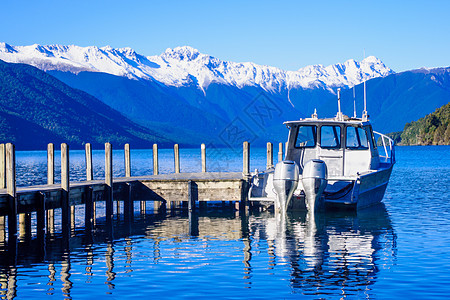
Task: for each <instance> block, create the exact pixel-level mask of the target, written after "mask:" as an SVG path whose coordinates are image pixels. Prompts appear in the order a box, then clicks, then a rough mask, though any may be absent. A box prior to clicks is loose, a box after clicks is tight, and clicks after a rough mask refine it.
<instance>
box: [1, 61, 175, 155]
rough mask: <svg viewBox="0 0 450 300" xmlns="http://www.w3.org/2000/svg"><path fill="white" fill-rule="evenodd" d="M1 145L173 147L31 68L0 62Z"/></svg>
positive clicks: (148, 131)
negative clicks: (88, 143)
mask: <svg viewBox="0 0 450 300" xmlns="http://www.w3.org/2000/svg"><path fill="white" fill-rule="evenodd" d="M0 142H2V143H5V142H12V143H15V144H16V148H17V149H20V150H23V149H45V147H46V144H47V143H50V142H52V143H60V142H67V143H69V144H70V145H71V146H72V147H73V148H81V147H82V146H83V145H84V144H85V143H87V142H90V143H92V144H93V145H94V146H96V147H101V146H103V144H104V143H105V142H111V143H113V145H115V146H117V147H119V146H122V145H123V144H124V143H130V144H132V146H134V147H142V148H144V147H146V148H147V147H151V145H152V144H153V143H155V142H157V143H160V145H165V144H170V143H171V142H170V141H169V140H168V139H167V138H165V137H163V136H161V135H159V134H156V133H154V132H152V131H151V130H149V129H147V128H145V127H142V126H140V125H137V124H135V123H133V122H132V121H130V120H129V119H127V118H126V117H124V116H123V115H122V114H121V113H119V112H117V111H115V110H114V109H112V108H110V107H109V106H107V105H105V104H104V103H103V102H101V101H99V100H98V99H96V98H94V97H93V96H91V95H89V94H87V93H86V92H83V91H80V90H77V89H74V88H71V87H69V86H68V85H66V84H64V83H63V82H61V81H59V80H58V79H56V78H54V77H53V76H51V75H49V74H46V73H45V72H43V71H41V70H39V69H37V68H35V67H32V66H29V65H24V64H10V63H5V62H3V61H1V60H0Z"/></svg>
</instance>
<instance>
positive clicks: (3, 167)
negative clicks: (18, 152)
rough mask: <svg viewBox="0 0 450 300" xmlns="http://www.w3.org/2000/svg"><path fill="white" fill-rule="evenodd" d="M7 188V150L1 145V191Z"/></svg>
mask: <svg viewBox="0 0 450 300" xmlns="http://www.w3.org/2000/svg"><path fill="white" fill-rule="evenodd" d="M4 188H6V149H5V144H0V189H4Z"/></svg>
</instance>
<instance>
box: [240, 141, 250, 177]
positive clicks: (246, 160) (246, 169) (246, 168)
mask: <svg viewBox="0 0 450 300" xmlns="http://www.w3.org/2000/svg"><path fill="white" fill-rule="evenodd" d="M242 154H243V157H242V160H243V167H242V174H243V175H244V176H249V175H250V143H249V142H247V141H245V142H244V144H243V150H242Z"/></svg>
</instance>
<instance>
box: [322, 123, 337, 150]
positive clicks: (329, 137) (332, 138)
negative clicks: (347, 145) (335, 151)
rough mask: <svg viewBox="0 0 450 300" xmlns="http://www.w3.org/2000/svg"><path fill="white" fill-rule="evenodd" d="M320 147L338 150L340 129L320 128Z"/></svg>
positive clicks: (332, 127)
mask: <svg viewBox="0 0 450 300" xmlns="http://www.w3.org/2000/svg"><path fill="white" fill-rule="evenodd" d="M320 146H321V147H322V148H340V147H341V127H339V126H322V127H321V128H320Z"/></svg>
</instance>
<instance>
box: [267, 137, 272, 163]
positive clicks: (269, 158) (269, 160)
mask: <svg viewBox="0 0 450 300" xmlns="http://www.w3.org/2000/svg"><path fill="white" fill-rule="evenodd" d="M272 167H273V144H272V143H270V142H269V143H267V169H270V168H272Z"/></svg>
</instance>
